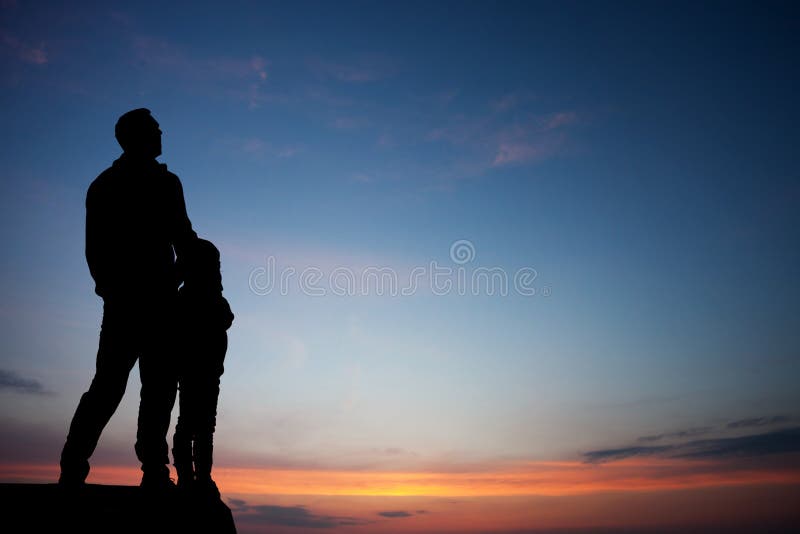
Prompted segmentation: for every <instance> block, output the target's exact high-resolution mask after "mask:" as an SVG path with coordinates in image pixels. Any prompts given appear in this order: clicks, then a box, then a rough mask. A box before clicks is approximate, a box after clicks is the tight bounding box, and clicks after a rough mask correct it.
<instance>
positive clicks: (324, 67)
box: [309, 56, 392, 83]
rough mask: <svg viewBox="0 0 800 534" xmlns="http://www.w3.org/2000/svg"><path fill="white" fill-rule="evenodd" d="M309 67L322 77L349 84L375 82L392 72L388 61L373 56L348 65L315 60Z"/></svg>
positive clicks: (356, 60) (358, 59) (311, 61)
mask: <svg viewBox="0 0 800 534" xmlns="http://www.w3.org/2000/svg"><path fill="white" fill-rule="evenodd" d="M309 66H310V68H311V70H312V71H314V72H316V73H317V74H319V75H321V76H324V77H329V78H334V79H336V80H339V81H340V82H348V83H365V82H374V81H376V80H380V79H383V78H386V77H387V76H389V75H390V73H391V71H392V68H391V66H390V64H389V62H388V61H387V60H386V59H384V58H379V57H373V56H368V57H361V58H357V59H355V60H353V61H350V62H346V63H345V62H338V61H328V60H323V59H318V58H315V59H312V60H310V61H309Z"/></svg>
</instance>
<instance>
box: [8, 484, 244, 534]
mask: <svg viewBox="0 0 800 534" xmlns="http://www.w3.org/2000/svg"><path fill="white" fill-rule="evenodd" d="M0 502H2V509H3V515H4V516H5V517H4V518H3V519H4V524H5V525H6V527H11V530H6V529H4V530H5V531H6V532H37V533H39V532H41V533H60V532H69V533H73V532H74V533H89V534H94V533H101V532H102V533H104V534H105V533H125V534H127V533H147V534H157V533H161V532H167V533H176V534H180V533H189V532H191V533H193V534H197V533H213V534H235V533H236V527H235V525H234V522H233V516H232V514H231V511H230V508H228V507H227V506H226V505H225V503H224V502H222V500H221V499H220V498H219V497H218V496H213V497H212V496H208V495H199V494H193V493H190V492H184V491H179V490H177V489H173V490H169V491H160V492H152V491H145V490H143V489H142V488H139V487H137V486H103V485H96V484H87V485H85V486H83V487H80V488H72V489H68V488H62V487H60V486H58V485H57V484H0ZM12 525H15V526H12Z"/></svg>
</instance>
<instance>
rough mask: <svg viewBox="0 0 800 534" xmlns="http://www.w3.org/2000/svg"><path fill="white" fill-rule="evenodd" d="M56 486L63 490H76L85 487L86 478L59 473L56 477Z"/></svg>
mask: <svg viewBox="0 0 800 534" xmlns="http://www.w3.org/2000/svg"><path fill="white" fill-rule="evenodd" d="M58 486H59V487H60V488H65V489H76V488H82V487H84V486H86V478H85V477H82V476H80V475H76V474H74V473H69V472H63V471H62V472H61V475H60V476H59V477H58Z"/></svg>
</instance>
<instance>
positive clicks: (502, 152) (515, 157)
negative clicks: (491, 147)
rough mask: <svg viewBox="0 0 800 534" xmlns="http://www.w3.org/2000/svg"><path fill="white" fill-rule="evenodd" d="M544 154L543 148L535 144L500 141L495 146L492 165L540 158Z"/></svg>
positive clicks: (497, 165) (496, 165)
mask: <svg viewBox="0 0 800 534" xmlns="http://www.w3.org/2000/svg"><path fill="white" fill-rule="evenodd" d="M545 154H546V151H545V150H544V148H543V147H541V146H537V145H535V144H528V143H506V142H502V143H500V146H498V147H497V155H495V157H494V161H493V162H492V166H494V167H499V166H502V165H507V164H509V163H522V162H525V161H530V160H534V159H536V158H541V157H542V156H543V155H545Z"/></svg>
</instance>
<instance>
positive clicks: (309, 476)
mask: <svg viewBox="0 0 800 534" xmlns="http://www.w3.org/2000/svg"><path fill="white" fill-rule="evenodd" d="M720 465H721V464H719V463H715V462H700V461H691V462H690V461H685V460H660V459H628V460H623V461H618V462H613V463H607V464H599V465H598V464H586V463H581V462H521V463H517V464H513V465H504V466H502V467H500V468H496V469H494V470H486V471H479V472H396V471H347V470H299V469H298V470H289V469H268V468H251V467H228V468H226V467H222V466H217V467H216V468H215V474H214V478H215V479H216V480H217V482H218V484H219V486H220V488H221V489H222V490H223V491H224V492H226V493H236V494H261V495H268V494H274V495H341V496H345V495H350V496H387V497H389V496H431V497H493V496H536V495H538V496H567V495H587V494H593V493H602V492H645V491H663V490H681V489H696V488H706V487H713V486H743V485H758V484H800V471H797V470H790V469H781V470H778V469H763V468H762V469H758V468H740V469H735V468H731V467H730V466H727V468H720ZM140 477H141V472H140V471H139V469H138V468H137V467H134V466H96V467H93V468H92V471H91V473H90V475H89V479H88V482H90V483H94V484H138V483H139V480H140ZM0 478H2V479H3V480H6V481H9V480H13V481H24V482H45V483H47V482H55V481H56V480H57V478H58V466H57V465H2V466H0Z"/></svg>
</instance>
